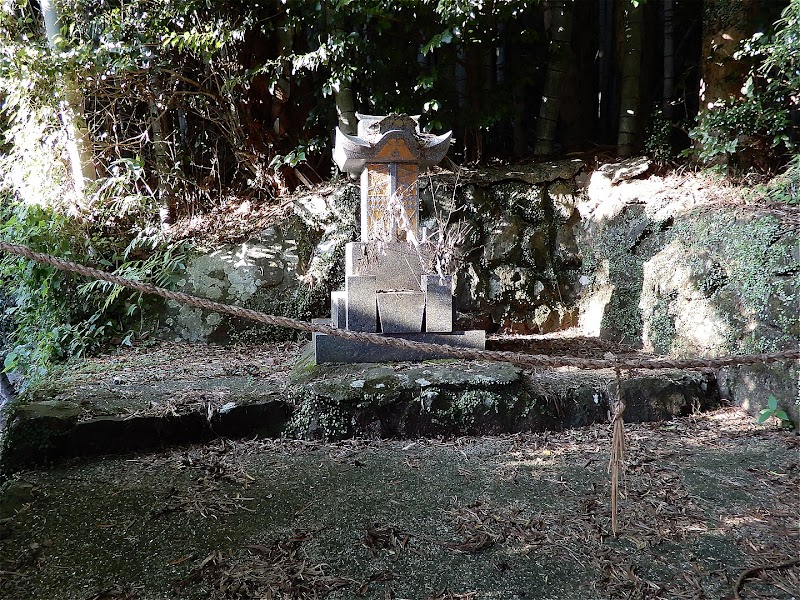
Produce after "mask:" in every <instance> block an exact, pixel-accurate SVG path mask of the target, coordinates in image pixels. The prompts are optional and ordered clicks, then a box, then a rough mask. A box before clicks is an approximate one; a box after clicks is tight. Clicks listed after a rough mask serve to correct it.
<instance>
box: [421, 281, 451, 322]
mask: <svg viewBox="0 0 800 600" xmlns="http://www.w3.org/2000/svg"><path fill="white" fill-rule="evenodd" d="M422 290H423V291H424V292H425V331H428V332H433V333H449V332H451V331H453V278H452V277H451V276H450V275H447V276H440V275H423V276H422Z"/></svg>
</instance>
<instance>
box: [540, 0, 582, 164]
mask: <svg viewBox="0 0 800 600" xmlns="http://www.w3.org/2000/svg"><path fill="white" fill-rule="evenodd" d="M573 9H574V2H573V0H562V1H560V2H554V3H553V5H552V8H551V11H552V24H551V26H550V32H551V37H550V49H549V58H548V61H547V73H546V75H545V81H544V92H543V93H542V105H541V107H540V108H539V118H538V119H537V121H536V144H535V146H534V150H533V151H534V154H536V155H537V156H545V155H548V154H552V153H553V140H555V138H556V126H557V125H558V115H559V112H560V110H561V101H562V99H563V98H564V96H565V94H566V93H568V91H567V90H566V89H565V87H566V86H565V82H566V79H567V73H568V71H569V68H570V64H571V62H572V57H573V53H572V49H571V47H570V42H571V40H572V11H573Z"/></svg>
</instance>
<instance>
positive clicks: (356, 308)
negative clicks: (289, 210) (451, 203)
mask: <svg viewBox="0 0 800 600" xmlns="http://www.w3.org/2000/svg"><path fill="white" fill-rule="evenodd" d="M357 117H358V120H359V122H358V131H357V134H356V135H355V136H351V135H347V134H345V133H342V131H341V130H339V129H337V130H336V146H335V149H334V152H333V158H334V160H335V161H336V164H337V165H338V166H339V168H340V169H341V170H342V171H345V172H347V173H351V174H353V175H360V176H361V241H360V242H350V243H348V244H347V246H346V248H345V289H344V290H343V291H340V292H333V294H331V319H330V321H327V322H328V323H330V324H331V325H332V326H333V327H337V328H344V329H348V330H350V331H364V332H371V333H381V334H382V335H392V336H397V337H404V338H406V339H411V340H414V339H417V340H419V341H426V342H431V343H437V344H449V345H454V346H461V347H472V348H484V347H485V339H486V336H485V332H483V331H462V332H454V331H453V314H454V312H455V311H454V306H453V295H452V279H451V277H450V276H449V275H442V274H434V273H430V272H428V270H429V269H430V264H431V262H432V260H431V258H432V249H431V248H429V247H428V245H426V244H425V243H423V241H422V240H420V235H419V193H418V186H417V181H418V178H419V175H420V173H421V172H422V171H423V170H424V169H426V168H427V167H430V166H433V165H435V164H437V163H438V162H440V161H441V160H442V159H443V158H444V156H445V155H446V154H447V149H448V148H449V146H450V139H451V134H450V132H448V133H446V134H444V135H440V136H436V135H432V134H426V133H422V132H420V131H419V125H418V120H419V117H410V116H408V115H398V114H391V115H387V116H372V115H361V114H357ZM314 349H315V358H316V362H317V363H318V364H319V363H324V362H384V361H399V360H422V359H425V358H439V356H434V355H431V354H424V353H420V352H416V351H412V350H405V349H400V348H394V347H390V346H378V345H374V344H368V343H364V342H356V341H352V340H345V339H343V338H338V337H334V336H330V335H325V334H318V333H315V334H314Z"/></svg>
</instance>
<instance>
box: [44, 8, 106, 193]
mask: <svg viewBox="0 0 800 600" xmlns="http://www.w3.org/2000/svg"><path fill="white" fill-rule="evenodd" d="M39 7H40V9H41V13H42V19H43V20H44V25H45V31H46V33H47V43H48V45H49V47H50V49H51V50H52V51H53V52H56V51H59V50H60V49H61V48H60V47H59V35H60V25H59V22H60V17H59V14H58V11H57V10H56V7H55V5H54V4H53V0H40V2H39ZM62 85H63V86H64V98H65V101H64V102H63V103H62V105H61V118H62V120H63V122H64V127H65V128H66V130H67V153H68V155H69V162H70V168H71V171H72V179H73V186H74V188H75V194H76V196H77V205H78V208H82V207H83V205H84V190H85V187H86V182H87V181H94V180H95V179H96V178H97V172H96V169H95V164H94V156H93V155H92V143H91V139H90V137H89V130H88V129H87V128H86V125H85V120H84V115H83V96H82V94H81V93H80V91H79V90H78V85H77V82H76V81H75V80H74V77H71V76H70V75H69V74H64V78H63V81H62Z"/></svg>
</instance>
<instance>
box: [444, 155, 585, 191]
mask: <svg viewBox="0 0 800 600" xmlns="http://www.w3.org/2000/svg"><path fill="white" fill-rule="evenodd" d="M584 166H585V164H584V163H583V161H581V160H577V159H573V160H561V161H552V162H541V163H532V164H527V165H513V166H512V167H510V168H508V169H495V168H475V169H466V168H462V169H461V170H460V172H459V177H460V178H461V179H462V180H463V181H465V182H469V183H472V182H475V183H479V184H481V185H486V184H494V183H500V182H503V181H520V182H523V183H527V184H530V185H537V184H540V183H549V182H551V181H555V180H556V179H564V180H570V179H572V178H573V177H575V176H576V175H577V174H578V173H579V172H580V170H581V169H583V167H584Z"/></svg>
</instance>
